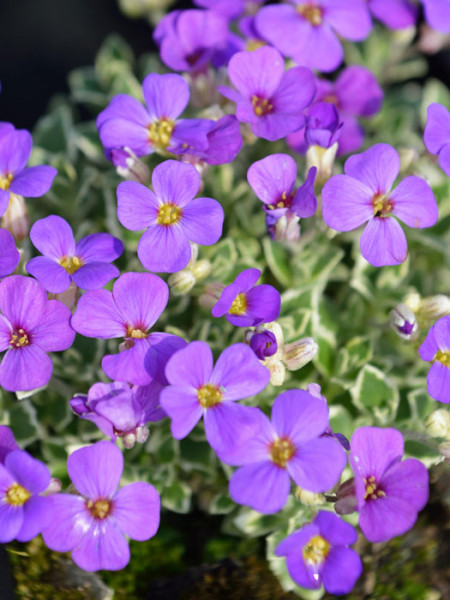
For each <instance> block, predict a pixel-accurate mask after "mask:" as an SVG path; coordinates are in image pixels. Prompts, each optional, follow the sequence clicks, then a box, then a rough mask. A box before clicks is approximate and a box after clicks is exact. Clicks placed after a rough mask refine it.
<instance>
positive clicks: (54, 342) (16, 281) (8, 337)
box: [0, 275, 75, 392]
mask: <svg viewBox="0 0 450 600" xmlns="http://www.w3.org/2000/svg"><path fill="white" fill-rule="evenodd" d="M0 312H1V314H0V352H3V351H4V350H6V353H5V354H4V356H3V360H2V363H1V365H0V385H1V386H2V387H4V388H5V390H9V391H11V392H15V391H19V390H20V391H26V390H34V389H36V388H38V387H40V386H42V385H45V384H46V383H48V381H49V380H50V377H51V374H52V370H53V364H52V361H51V358H50V357H49V356H47V354H46V353H47V352H59V351H61V350H66V349H67V348H70V346H71V345H72V343H73V340H74V337H75V332H74V331H73V329H72V328H71V326H70V324H69V319H70V311H69V309H68V308H67V307H66V306H64V304H62V303H61V302H59V301H58V300H48V299H47V294H46V292H45V289H44V286H43V285H41V284H40V283H39V282H38V281H36V280H35V279H31V277H23V276H22V275H11V276H10V277H7V278H6V279H4V280H3V281H2V282H1V283H0Z"/></svg>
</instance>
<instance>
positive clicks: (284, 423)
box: [219, 390, 347, 514]
mask: <svg viewBox="0 0 450 600" xmlns="http://www.w3.org/2000/svg"><path fill="white" fill-rule="evenodd" d="M253 419H254V421H255V428H256V433H255V434H254V436H253V437H252V438H251V439H250V440H248V441H247V442H246V443H245V444H244V445H242V446H240V447H239V446H238V447H237V449H236V451H235V452H234V455H232V454H230V453H229V454H228V455H227V456H226V457H222V456H221V455H220V454H219V458H221V460H224V461H225V462H228V463H229V464H232V465H244V466H242V467H241V468H240V469H238V470H237V471H236V472H235V473H234V474H233V476H232V478H231V480H230V495H231V497H232V498H233V500H234V501H235V502H237V503H239V504H245V505H247V506H250V507H251V508H253V509H254V510H257V511H259V512H261V513H264V514H270V513H275V512H277V511H279V510H281V509H282V508H283V506H284V505H285V503H286V500H287V498H288V495H289V490H290V482H291V478H292V479H293V480H294V482H295V483H296V484H297V485H298V486H300V487H301V488H302V489H305V490H308V491H311V492H326V491H327V490H329V489H330V488H332V487H333V486H334V485H335V484H336V483H337V482H338V480H339V477H340V475H341V473H342V471H343V469H344V467H345V464H346V462H347V459H346V456H345V452H344V450H343V449H342V447H341V446H340V444H339V443H338V442H337V441H336V440H335V439H333V438H331V437H328V436H322V434H323V433H324V432H325V430H326V429H327V427H328V424H329V423H328V407H327V405H326V403H325V402H323V401H322V400H321V399H320V398H315V397H314V396H311V394H309V393H308V392H305V391H304V390H289V391H287V392H283V393H282V394H280V395H279V396H278V397H277V399H276V400H275V402H274V404H273V407H272V421H269V419H268V418H267V417H266V415H264V413H262V412H261V411H259V412H258V413H255V414H253Z"/></svg>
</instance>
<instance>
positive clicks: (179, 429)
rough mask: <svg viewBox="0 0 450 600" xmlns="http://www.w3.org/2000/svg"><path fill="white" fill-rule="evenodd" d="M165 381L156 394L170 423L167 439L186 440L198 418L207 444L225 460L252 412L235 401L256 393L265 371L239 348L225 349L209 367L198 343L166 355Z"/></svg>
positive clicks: (243, 435)
mask: <svg viewBox="0 0 450 600" xmlns="http://www.w3.org/2000/svg"><path fill="white" fill-rule="evenodd" d="M166 377H167V380H168V381H169V384H170V385H169V386H168V387H165V388H164V389H163V390H162V392H161V406H162V408H163V409H164V410H165V412H166V413H167V415H168V416H169V417H170V418H171V420H172V423H171V431H172V435H173V436H174V437H175V438H176V439H182V438H184V437H186V436H187V435H188V433H190V432H191V431H192V429H193V428H194V427H195V425H196V424H197V423H198V421H199V420H200V419H201V418H202V416H203V420H204V423H205V433H206V438H207V440H208V442H209V444H210V445H211V446H212V448H214V450H215V451H216V452H222V453H224V455H225V456H226V453H227V452H228V451H229V450H230V449H232V448H233V447H234V445H235V444H237V443H239V442H243V441H245V439H247V438H248V437H249V435H250V433H251V432H252V429H250V430H249V429H248V428H247V425H246V424H247V421H248V420H249V419H250V417H251V416H252V415H253V413H254V412H255V411H256V410H257V409H255V408H250V407H246V406H242V405H240V404H235V401H236V400H242V399H243V398H248V397H249V396H254V395H255V394H258V393H259V392H260V391H262V390H263V389H264V388H265V387H266V385H267V384H268V383H269V379H270V373H269V371H268V370H267V369H266V368H265V367H263V366H262V365H261V363H260V362H259V360H258V359H257V358H256V356H255V354H254V353H253V351H252V350H251V349H250V348H249V347H248V346H246V345H245V344H233V345H232V346H229V347H228V348H226V349H225V350H224V351H223V352H222V354H221V355H220V356H219V358H218V359H217V362H216V364H215V365H214V366H213V355H212V352H211V349H210V347H209V346H208V344H206V343H205V342H199V341H198V342H191V343H190V344H188V345H187V346H186V348H183V349H182V350H180V351H179V352H177V353H176V354H174V355H173V356H172V358H171V359H170V360H169V361H168V363H167V365H166ZM250 422H251V423H253V421H252V420H251V421H250ZM222 458H223V456H222Z"/></svg>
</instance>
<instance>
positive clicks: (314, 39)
mask: <svg viewBox="0 0 450 600" xmlns="http://www.w3.org/2000/svg"><path fill="white" fill-rule="evenodd" d="M291 1H292V4H293V5H292V4H281V5H276V6H267V7H264V8H262V9H261V10H260V11H259V12H258V14H257V15H256V28H257V30H258V31H259V32H260V34H261V35H262V37H263V38H264V39H266V40H267V41H268V42H270V43H271V44H272V45H273V46H275V48H277V49H278V50H279V51H280V52H282V53H283V54H284V55H285V56H289V57H291V58H293V59H294V60H295V62H296V63H298V64H299V65H304V66H306V67H310V68H311V69H318V70H319V71H326V72H328V71H334V69H336V68H337V67H338V66H339V65H340V64H341V62H342V59H343V50H342V45H341V42H340V41H339V39H338V35H339V36H341V37H343V38H346V39H349V40H352V41H354V42H359V41H361V40H364V39H365V38H366V37H367V36H368V35H369V33H370V30H371V27H372V22H371V18H370V13H369V10H368V7H367V3H366V1H365V0H311V1H310V0H291ZM336 34H337V35H336Z"/></svg>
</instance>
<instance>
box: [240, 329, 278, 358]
mask: <svg viewBox="0 0 450 600" xmlns="http://www.w3.org/2000/svg"><path fill="white" fill-rule="evenodd" d="M246 341H248V343H249V345H250V348H251V349H252V350H253V352H254V353H255V354H256V356H257V357H258V358H259V360H266V358H268V357H269V356H273V355H274V354H276V352H277V350H278V344H277V338H276V337H275V334H274V333H272V331H269V330H268V329H264V328H263V327H258V328H257V329H255V331H252V332H250V334H249V335H248V336H247V335H246Z"/></svg>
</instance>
